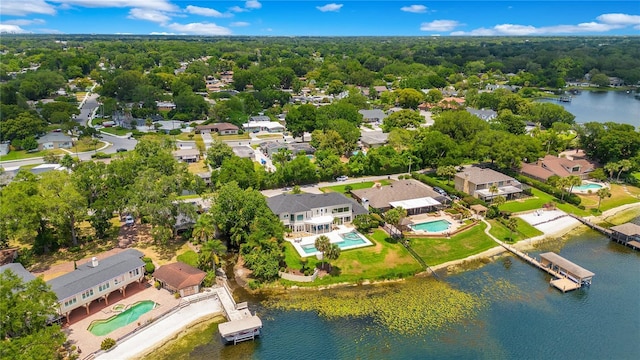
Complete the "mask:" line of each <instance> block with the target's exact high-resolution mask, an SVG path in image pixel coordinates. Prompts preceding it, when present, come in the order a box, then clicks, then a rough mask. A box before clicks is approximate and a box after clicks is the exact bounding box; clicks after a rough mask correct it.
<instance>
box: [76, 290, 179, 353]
mask: <svg viewBox="0 0 640 360" xmlns="http://www.w3.org/2000/svg"><path fill="white" fill-rule="evenodd" d="M132 286H133V285H130V287H132ZM132 292H133V291H131V293H132ZM127 293H130V292H129V288H127ZM143 300H152V301H155V302H156V303H157V304H159V305H157V306H156V307H155V308H154V309H152V310H151V311H149V312H147V313H145V314H142V316H140V318H138V320H136V321H134V322H132V323H131V324H128V325H125V326H123V327H121V328H119V329H116V330H114V331H112V332H110V333H109V334H107V335H104V336H96V335H93V334H92V333H90V332H89V330H88V328H89V325H90V324H91V322H92V321H94V320H105V319H108V318H110V317H112V316H114V315H118V314H119V313H120V312H119V311H113V306H115V305H116V304H123V305H131V304H134V303H136V302H139V301H143ZM179 303H180V299H176V298H175V297H174V296H173V295H172V294H170V293H169V292H168V291H167V290H164V289H161V290H157V289H156V288H154V287H153V286H151V287H147V288H144V289H142V290H140V291H138V292H136V293H135V294H132V295H130V296H128V297H126V298H124V299H120V300H118V302H116V303H109V305H108V306H104V302H101V303H99V304H98V303H97V302H94V303H92V304H91V307H92V308H95V309H96V311H92V313H91V314H90V315H89V316H85V317H84V318H82V319H81V320H78V321H75V322H74V321H73V320H72V323H71V325H68V326H66V327H65V328H64V330H65V331H66V332H67V336H68V339H69V341H70V342H71V344H73V345H76V346H77V347H78V348H79V349H81V350H82V354H80V358H82V357H83V354H90V353H92V352H94V351H98V350H100V343H102V340H104V339H106V338H112V339H118V338H120V337H122V336H124V335H126V334H128V333H130V332H132V331H134V330H135V329H136V328H137V327H138V323H140V324H144V323H146V322H147V321H150V320H152V319H156V318H158V317H159V316H160V315H162V314H164V313H165V312H167V311H169V310H170V309H172V308H174V307H175V306H177V305H178V304H179ZM98 305H102V308H101V309H99V310H98Z"/></svg>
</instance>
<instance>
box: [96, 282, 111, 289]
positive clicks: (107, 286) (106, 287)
mask: <svg viewBox="0 0 640 360" xmlns="http://www.w3.org/2000/svg"><path fill="white" fill-rule="evenodd" d="M108 288H109V282H108V281H107V282H106V283H104V284H101V285H100V286H98V290H100V291H105V290H107V289H108Z"/></svg>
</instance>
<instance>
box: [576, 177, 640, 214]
mask: <svg viewBox="0 0 640 360" xmlns="http://www.w3.org/2000/svg"><path fill="white" fill-rule="evenodd" d="M626 187H627V191H629V193H627V192H626V191H625V190H624V187H623V186H622V185H618V184H611V197H610V198H603V199H602V204H601V205H600V211H605V210H609V209H613V208H615V207H618V206H621V205H626V204H631V203H635V202H639V201H640V200H639V199H638V196H640V188H637V187H635V186H631V185H627V186H626ZM579 196H580V198H581V199H582V205H584V206H585V207H586V208H587V209H589V210H591V211H594V212H595V211H596V210H597V208H598V201H599V198H598V195H596V194H595V193H594V194H590V195H589V194H587V195H579Z"/></svg>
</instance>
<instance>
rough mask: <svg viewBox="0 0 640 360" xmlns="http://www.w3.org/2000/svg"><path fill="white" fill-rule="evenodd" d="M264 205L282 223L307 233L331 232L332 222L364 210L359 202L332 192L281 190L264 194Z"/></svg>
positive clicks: (347, 219) (350, 218)
mask: <svg viewBox="0 0 640 360" xmlns="http://www.w3.org/2000/svg"><path fill="white" fill-rule="evenodd" d="M267 205H268V206H269V209H271V211H273V213H274V214H275V215H276V216H277V217H278V219H280V221H281V222H282V224H283V225H284V226H285V227H287V228H289V229H290V230H291V231H292V232H294V233H307V234H309V235H311V234H324V233H328V232H331V231H333V230H334V226H337V225H344V224H350V223H351V221H353V218H354V217H356V216H357V215H359V214H366V213H367V210H365V208H364V207H362V205H360V204H358V203H357V202H355V201H353V200H351V199H349V198H348V197H346V196H344V195H342V194H340V193H336V192H330V193H326V194H281V195H276V196H273V197H270V198H267Z"/></svg>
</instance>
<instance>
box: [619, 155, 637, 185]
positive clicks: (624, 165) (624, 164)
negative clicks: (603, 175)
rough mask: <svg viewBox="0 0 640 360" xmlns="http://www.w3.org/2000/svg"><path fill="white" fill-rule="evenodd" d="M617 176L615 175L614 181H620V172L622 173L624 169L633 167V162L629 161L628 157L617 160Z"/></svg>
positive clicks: (627, 169)
mask: <svg viewBox="0 0 640 360" xmlns="http://www.w3.org/2000/svg"><path fill="white" fill-rule="evenodd" d="M618 166H619V168H618V176H616V182H620V174H622V173H623V172H625V171H629V169H631V168H632V167H633V164H632V163H631V160H629V159H624V160H620V161H618Z"/></svg>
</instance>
